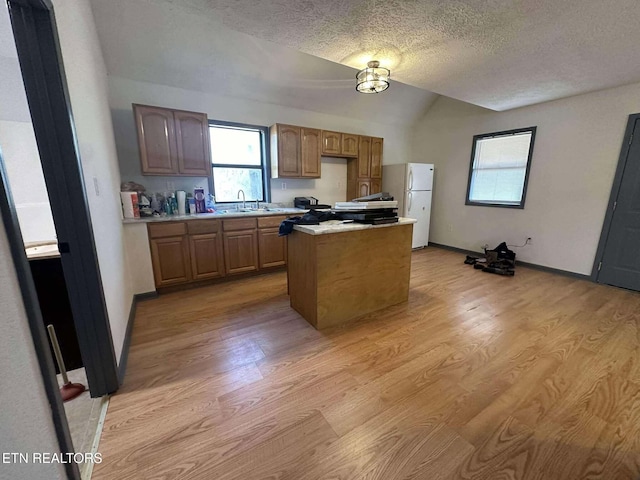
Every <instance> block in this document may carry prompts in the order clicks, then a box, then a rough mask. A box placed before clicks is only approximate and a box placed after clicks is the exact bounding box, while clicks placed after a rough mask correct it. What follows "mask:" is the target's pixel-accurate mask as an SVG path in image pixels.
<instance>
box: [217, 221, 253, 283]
mask: <svg viewBox="0 0 640 480" xmlns="http://www.w3.org/2000/svg"><path fill="white" fill-rule="evenodd" d="M223 235H224V261H225V267H226V272H227V273H228V274H234V273H245V272H253V271H255V270H258V230H257V229H253V230H236V231H231V232H224V234H223Z"/></svg>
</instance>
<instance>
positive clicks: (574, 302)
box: [93, 247, 640, 480]
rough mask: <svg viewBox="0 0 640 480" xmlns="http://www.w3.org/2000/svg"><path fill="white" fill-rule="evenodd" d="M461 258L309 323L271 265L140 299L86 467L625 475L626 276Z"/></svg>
mask: <svg viewBox="0 0 640 480" xmlns="http://www.w3.org/2000/svg"><path fill="white" fill-rule="evenodd" d="M462 260H463V256H462V255H460V254H457V253H452V252H449V251H446V250H441V249H436V248H431V247H430V248H427V249H426V250H424V251H420V252H416V253H414V254H413V259H412V278H411V290H410V296H409V301H408V303H405V304H401V305H397V306H394V307H390V308H388V309H385V310H383V311H380V312H376V313H373V314H369V315H366V316H365V317H364V318H362V319H360V320H359V321H358V322H357V323H355V324H351V325H348V326H343V327H338V328H334V329H331V330H326V331H322V332H319V331H316V330H314V329H313V327H311V326H310V325H309V324H307V322H305V320H303V319H302V318H301V317H300V316H299V315H298V314H297V313H296V312H294V311H293V310H292V309H291V308H290V307H289V300H288V297H287V294H286V292H287V286H286V274H285V273H282V272H280V273H275V274H270V275H266V276H261V277H253V278H249V279H245V280H240V281H237V282H233V283H226V284H220V285H215V286H210V287H203V288H199V289H195V290H189V291H185V292H178V293H172V294H167V295H163V296H161V297H160V298H158V299H155V300H149V301H145V302H142V303H140V304H139V307H138V313H137V316H136V323H135V327H134V331H133V338H132V345H131V351H130V355H129V366H128V371H127V375H126V378H125V383H124V386H123V388H122V389H121V390H120V392H119V393H117V394H116V395H114V396H113V397H112V399H111V403H110V405H109V411H108V413H107V417H106V421H105V425H104V430H103V434H102V439H101V442H100V448H99V451H100V452H101V453H102V455H103V463H101V464H98V465H96V466H95V468H94V475H93V478H94V479H95V480H101V479H117V480H126V479H136V480H138V479H198V480H199V479H207V480H210V479H214V480H218V479H219V480H223V479H242V480H250V479H279V480H285V479H288V480H317V479H333V480H347V479H354V480H355V479H358V480H359V479H380V480H396V479H398V480H399V479H429V480H433V479H540V480H554V479H597V478H600V479H616V480H617V479H638V478H640V331H639V323H640V294H637V293H633V292H628V291H625V290H619V289H615V288H611V287H605V286H601V285H596V284H593V283H589V282H586V281H582V280H577V279H572V278H567V277H562V276H558V275H553V274H548V273H544V272H539V271H535V270H531V269H527V268H522V267H520V268H518V270H517V272H516V276H515V277H513V278H509V277H501V276H498V275H490V274H486V273H482V272H480V271H476V270H473V269H472V268H471V267H469V266H467V265H463V263H462ZM380 287H381V288H384V278H381V279H380Z"/></svg>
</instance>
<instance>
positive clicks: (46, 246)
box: [24, 242, 60, 260]
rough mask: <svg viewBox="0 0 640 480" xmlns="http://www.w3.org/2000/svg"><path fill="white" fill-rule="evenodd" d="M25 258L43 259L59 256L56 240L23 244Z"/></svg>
mask: <svg viewBox="0 0 640 480" xmlns="http://www.w3.org/2000/svg"><path fill="white" fill-rule="evenodd" d="M24 250H25V252H26V254H27V259H29V260H43V259H46V258H57V257H59V256H60V252H59V251H58V242H46V243H33V244H28V245H25V248H24Z"/></svg>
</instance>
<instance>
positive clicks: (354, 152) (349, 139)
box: [340, 133, 359, 157]
mask: <svg viewBox="0 0 640 480" xmlns="http://www.w3.org/2000/svg"><path fill="white" fill-rule="evenodd" d="M341 135H342V138H341V142H340V143H341V147H342V148H341V151H342V155H345V156H350V157H357V156H358V140H359V137H358V135H351V134H350V133H343V134H341Z"/></svg>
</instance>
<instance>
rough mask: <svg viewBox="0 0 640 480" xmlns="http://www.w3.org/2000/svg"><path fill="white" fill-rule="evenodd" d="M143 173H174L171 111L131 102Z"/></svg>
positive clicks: (173, 133)
mask: <svg viewBox="0 0 640 480" xmlns="http://www.w3.org/2000/svg"><path fill="white" fill-rule="evenodd" d="M133 113H134V118H135V123H136V130H137V131H138V145H139V147H140V161H141V163H142V173H143V175H174V174H175V173H176V172H177V171H178V159H177V155H178V152H177V146H176V134H175V123H174V120H173V112H172V111H171V110H167V109H165V108H159V107H147V106H144V105H134V106H133Z"/></svg>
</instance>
